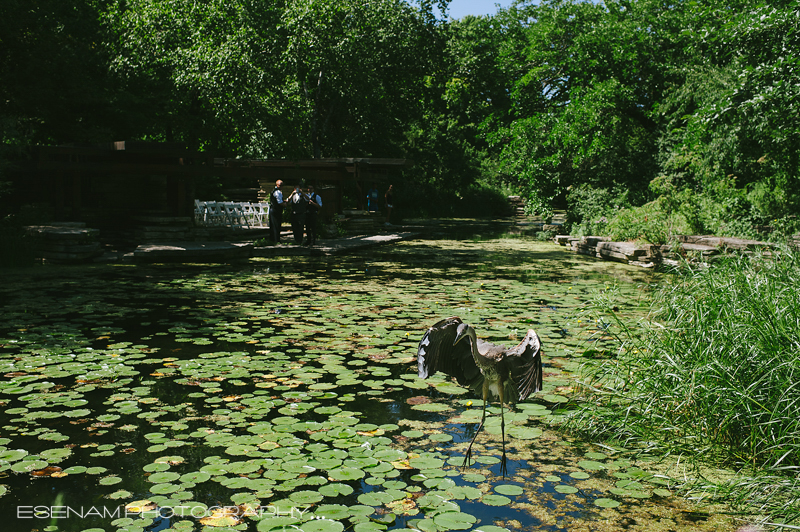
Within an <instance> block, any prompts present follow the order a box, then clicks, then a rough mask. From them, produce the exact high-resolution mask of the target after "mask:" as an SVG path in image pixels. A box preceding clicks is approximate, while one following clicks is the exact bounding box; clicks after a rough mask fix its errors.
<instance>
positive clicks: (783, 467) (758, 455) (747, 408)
mask: <svg viewBox="0 0 800 532" xmlns="http://www.w3.org/2000/svg"><path fill="white" fill-rule="evenodd" d="M798 287H800V257H798V256H797V255H796V254H794V253H792V252H789V251H788V250H784V251H783V252H782V253H780V254H779V255H777V256H772V257H763V256H746V255H737V256H731V257H727V258H724V259H721V260H720V261H718V262H716V263H714V264H713V265H712V266H711V267H691V266H689V265H684V266H683V267H682V268H681V270H680V271H679V272H678V273H676V274H675V275H674V276H671V277H669V278H668V280H667V281H665V282H664V284H663V285H661V287H660V288H659V289H658V290H657V293H656V295H655V298H654V304H653V307H652V311H651V313H650V314H649V315H648V317H647V319H645V320H642V321H641V322H639V323H629V322H627V321H625V320H624V319H623V318H620V317H619V316H618V314H617V313H615V312H613V311H612V310H611V309H612V308H613V305H614V304H616V302H615V301H613V300H612V299H611V298H609V297H607V296H603V297H600V296H598V301H597V310H600V311H602V312H603V314H604V315H605V319H607V320H608V319H610V320H611V322H612V330H614V331H615V335H616V338H617V340H618V345H619V350H618V352H617V355H616V356H615V357H613V358H612V359H611V360H607V361H605V362H604V363H602V364H600V365H597V366H593V367H591V368H590V369H589V370H588V371H587V372H586V375H585V380H584V384H585V385H586V390H587V393H588V395H587V401H585V403H584V406H583V408H581V409H579V410H578V411H576V412H575V413H574V414H573V415H572V417H571V419H570V420H569V422H568V426H569V427H571V428H572V429H573V430H576V431H579V432H582V433H584V434H587V435H589V436H592V437H602V438H608V439H614V440H617V441H619V442H621V443H623V444H627V445H633V446H636V447H638V448H655V449H658V450H659V451H660V452H662V453H664V454H676V453H677V454H680V455H682V456H701V457H702V458H703V459H704V460H705V461H708V460H709V459H710V460H712V461H714V462H717V463H723V464H725V465H727V466H729V467H736V468H740V469H743V470H745V471H748V472H750V473H754V474H756V475H759V474H761V475H763V474H766V473H767V472H768V473H769V474H775V475H777V476H778V477H780V478H786V475H787V473H789V474H794V473H795V472H796V471H797V468H798V466H800V295H799V294H798ZM603 298H605V299H603ZM605 333H606V334H607V333H608V331H605ZM750 485H751V486H752V488H753V490H752V492H750V491H748V490H747V489H744V487H743V486H740V487H739V490H738V494H739V495H741V496H744V494H746V493H750V496H751V497H755V498H756V499H758V498H759V497H758V496H757V495H758V493H763V492H764V490H763V489H762V487H760V486H761V481H756V480H753V483H751V484H750ZM785 485H786V487H787V490H784V491H783V493H784V495H785V496H787V497H789V498H791V496H790V495H789V494H790V493H794V494H795V495H796V494H797V491H798V487H797V483H796V482H794V481H787V482H786V483H785ZM780 500H781V499H780V497H776V498H773V503H774V504H783V505H784V506H785V504H786V503H785V500H784V501H783V502H779V501H780ZM795 500H796V499H795ZM774 504H773V506H774ZM790 506H792V507H793V508H795V509H796V508H797V504H794V505H790ZM780 513H782V514H783V515H786V513H785V511H781V512H780Z"/></svg>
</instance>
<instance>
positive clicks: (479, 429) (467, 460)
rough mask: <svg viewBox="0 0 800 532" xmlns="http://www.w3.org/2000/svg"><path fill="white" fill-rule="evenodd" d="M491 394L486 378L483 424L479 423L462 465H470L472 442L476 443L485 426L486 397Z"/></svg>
mask: <svg viewBox="0 0 800 532" xmlns="http://www.w3.org/2000/svg"><path fill="white" fill-rule="evenodd" d="M488 396H489V381H488V380H486V379H484V381H483V414H482V415H481V424H480V425H478V430H476V431H475V435H474V436H473V437H472V441H471V442H469V447H467V453H466V454H465V455H464V464H463V465H462V466H461V467H469V459H470V457H471V456H472V444H473V443H475V440H476V439H477V438H478V433H479V432H480V431H481V429H482V428H483V422H484V421H486V398H487V397H488Z"/></svg>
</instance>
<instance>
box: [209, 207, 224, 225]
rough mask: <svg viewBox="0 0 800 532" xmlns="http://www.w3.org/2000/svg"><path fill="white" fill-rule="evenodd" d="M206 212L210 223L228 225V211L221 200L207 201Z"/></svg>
mask: <svg viewBox="0 0 800 532" xmlns="http://www.w3.org/2000/svg"><path fill="white" fill-rule="evenodd" d="M206 213H207V216H208V218H207V219H208V221H209V222H210V223H211V225H228V213H227V212H226V211H225V208H224V206H223V204H222V202H219V201H207V202H206Z"/></svg>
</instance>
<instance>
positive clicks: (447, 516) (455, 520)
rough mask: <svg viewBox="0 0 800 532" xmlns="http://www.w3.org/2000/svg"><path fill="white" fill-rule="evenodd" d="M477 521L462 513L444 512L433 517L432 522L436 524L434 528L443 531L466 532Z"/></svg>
mask: <svg viewBox="0 0 800 532" xmlns="http://www.w3.org/2000/svg"><path fill="white" fill-rule="evenodd" d="M496 506H500V505H496ZM477 520H478V519H477V518H476V517H474V516H472V515H470V514H466V513H463V512H444V513H441V514H437V515H435V516H434V517H433V522H434V523H436V526H439V527H441V528H442V529H444V530H467V529H469V528H471V527H472V525H473V524H475V522H477Z"/></svg>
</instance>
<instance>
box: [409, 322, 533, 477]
mask: <svg viewBox="0 0 800 532" xmlns="http://www.w3.org/2000/svg"><path fill="white" fill-rule="evenodd" d="M465 338H466V339H467V340H468V341H466V342H462V340H464V339H465ZM541 351H542V344H541V342H540V340H539V336H537V334H536V332H535V331H534V330H533V329H529V330H528V333H527V334H526V335H525V338H524V339H523V340H522V342H520V343H519V345H517V346H516V347H514V348H512V349H507V348H506V346H504V345H496V344H492V343H489V342H485V341H483V340H479V339H478V337H477V335H476V334H475V329H473V328H472V326H471V325H467V324H466V323H464V322H462V321H461V318H459V317H457V316H453V317H451V318H447V319H444V320H442V321H440V322H438V323H437V324H435V325H434V326H433V327H431V328H430V329H428V331H427V332H426V333H425V336H423V337H422V341H420V343H419V347H418V348H417V366H418V370H419V377H420V378H423V379H426V378H428V377H429V376H430V375H433V374H434V373H436V372H437V371H441V372H442V373H446V374H447V375H450V376H451V377H455V378H456V380H457V381H458V383H459V384H460V385H462V386H467V387H469V388H471V389H473V390H476V391H477V390H479V389H480V390H482V394H483V415H482V416H481V424H480V425H478V430H476V431H475V436H473V437H472V441H471V442H470V443H469V447H468V448H467V452H466V455H465V456H464V465H463V467H468V466H469V460H470V456H471V454H472V444H473V443H475V439H476V438H477V437H478V433H479V432H480V430H481V428H482V427H483V422H484V421H485V420H486V400H487V398H490V394H491V397H498V398H499V400H500V431H501V433H502V436H503V463H502V468H503V474H504V475H505V464H506V428H505V419H504V418H503V403H504V402H508V403H516V402H518V401H524V400H525V399H527V398H528V396H529V395H530V394H532V393H536V392H538V391H539V390H541V389H542V353H541Z"/></svg>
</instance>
